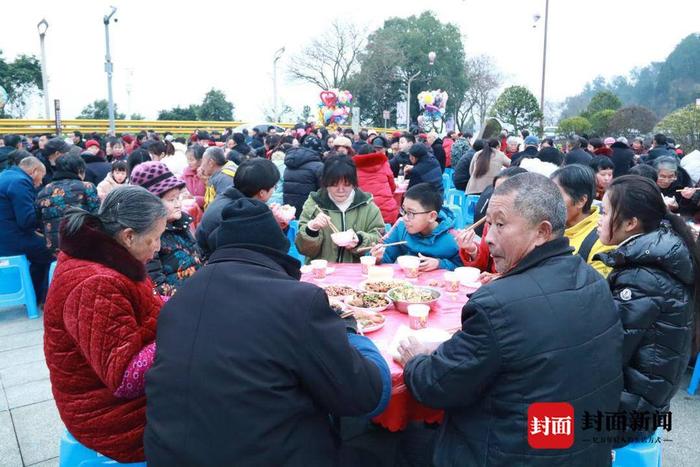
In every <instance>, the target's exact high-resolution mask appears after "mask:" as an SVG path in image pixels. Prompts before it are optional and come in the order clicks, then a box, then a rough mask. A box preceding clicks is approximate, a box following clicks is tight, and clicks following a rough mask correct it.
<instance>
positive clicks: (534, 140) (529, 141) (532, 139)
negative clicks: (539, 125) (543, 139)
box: [524, 135, 540, 146]
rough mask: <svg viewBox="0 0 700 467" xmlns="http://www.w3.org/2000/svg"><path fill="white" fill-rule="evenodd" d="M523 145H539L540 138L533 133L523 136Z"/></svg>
mask: <svg viewBox="0 0 700 467" xmlns="http://www.w3.org/2000/svg"><path fill="white" fill-rule="evenodd" d="M524 144H525V146H539V144H540V139H539V138H538V137H537V136H535V135H529V136H528V137H527V138H525V143H524Z"/></svg>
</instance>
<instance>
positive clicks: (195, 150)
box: [185, 144, 207, 161]
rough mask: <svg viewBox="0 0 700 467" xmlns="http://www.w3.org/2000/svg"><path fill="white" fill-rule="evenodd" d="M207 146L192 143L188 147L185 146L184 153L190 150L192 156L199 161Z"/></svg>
mask: <svg viewBox="0 0 700 467" xmlns="http://www.w3.org/2000/svg"><path fill="white" fill-rule="evenodd" d="M206 150H207V148H205V147H204V146H202V145H201V144H193V145H192V146H190V147H189V148H187V151H185V154H187V153H188V152H191V153H192V155H193V156H194V158H195V160H198V161H201V160H202V156H203V155H204V151H206Z"/></svg>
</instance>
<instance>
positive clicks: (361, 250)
mask: <svg viewBox="0 0 700 467" xmlns="http://www.w3.org/2000/svg"><path fill="white" fill-rule="evenodd" d="M406 243H408V242H407V241H406V240H401V241H400V242H393V243H375V244H374V245H372V246H363V247H362V248H358V249H357V250H355V251H357V252H358V253H361V252H363V251H369V250H371V249H372V248H374V247H375V246H377V245H382V246H383V247H388V246H396V245H405V244H406Z"/></svg>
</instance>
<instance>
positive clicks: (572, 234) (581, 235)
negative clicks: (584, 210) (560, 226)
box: [564, 206, 617, 277]
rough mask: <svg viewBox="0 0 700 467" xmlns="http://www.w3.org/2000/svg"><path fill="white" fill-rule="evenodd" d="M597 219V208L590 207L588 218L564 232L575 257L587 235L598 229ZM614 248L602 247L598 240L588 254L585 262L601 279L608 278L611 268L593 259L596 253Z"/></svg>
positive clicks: (609, 246)
mask: <svg viewBox="0 0 700 467" xmlns="http://www.w3.org/2000/svg"><path fill="white" fill-rule="evenodd" d="M599 218H600V213H599V212H598V207H597V206H592V207H591V213H590V214H589V215H588V217H586V218H585V219H583V220H582V221H581V222H579V223H578V224H576V225H574V226H571V227H569V228H568V229H566V230H565V231H564V236H565V237H566V238H568V239H569V244H570V245H571V246H572V247H573V248H574V254H575V255H577V254H578V250H579V248H581V244H583V241H584V240H585V239H586V237H587V236H588V234H589V233H591V231H592V230H594V229H597V228H598V219H599ZM615 248H617V245H603V244H602V243H600V240H596V241H595V243H594V244H593V248H591V251H590V253H588V258H586V262H587V263H588V264H590V265H591V266H593V268H594V269H595V270H596V271H598V272H599V273H600V274H601V275H602V276H603V277H608V274H610V271H611V269H612V268H609V267H608V266H606V265H605V264H603V263H602V262H601V261H597V260H596V261H594V260H593V257H594V256H595V255H596V254H598V253H602V252H605V251H610V250H614V249H615Z"/></svg>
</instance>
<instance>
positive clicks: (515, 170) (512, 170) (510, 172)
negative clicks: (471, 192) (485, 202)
mask: <svg viewBox="0 0 700 467" xmlns="http://www.w3.org/2000/svg"><path fill="white" fill-rule="evenodd" d="M526 172H527V170H525V169H523V168H522V167H518V166H517V165H512V166H510V167H508V168H507V169H503V170H501V171H500V172H499V173H498V175H496V176H495V177H494V179H493V186H496V181H497V180H498V179H500V178H510V177H513V176H515V175H518V174H524V173H526Z"/></svg>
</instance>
